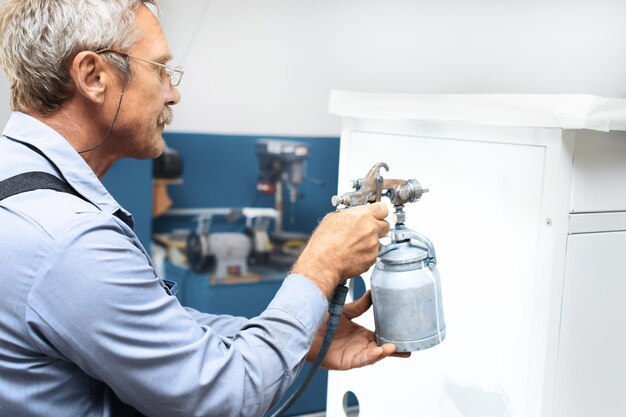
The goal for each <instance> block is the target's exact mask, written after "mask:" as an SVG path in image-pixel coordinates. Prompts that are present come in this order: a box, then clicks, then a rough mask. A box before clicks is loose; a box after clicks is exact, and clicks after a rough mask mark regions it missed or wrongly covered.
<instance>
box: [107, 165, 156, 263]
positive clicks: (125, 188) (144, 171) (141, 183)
mask: <svg viewBox="0 0 626 417" xmlns="http://www.w3.org/2000/svg"><path fill="white" fill-rule="evenodd" d="M102 183H103V184H104V186H105V187H106V189H107V190H109V193H111V195H112V196H113V198H115V200H117V202H118V203H120V204H121V205H122V207H124V208H125V209H126V210H128V211H130V212H131V214H132V215H133V219H134V220H135V233H137V236H138V237H139V240H141V243H142V244H143V245H144V246H145V248H146V249H147V250H148V251H149V250H150V241H151V239H152V161H138V160H136V159H122V160H119V161H117V162H116V163H115V164H114V165H113V167H112V168H111V169H110V170H109V171H108V172H107V173H106V175H105V176H104V179H103V180H102Z"/></svg>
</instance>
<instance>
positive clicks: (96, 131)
mask: <svg viewBox="0 0 626 417" xmlns="http://www.w3.org/2000/svg"><path fill="white" fill-rule="evenodd" d="M26 113H27V114H28V115H29V116H31V117H34V118H35V119H37V120H39V121H40V122H42V123H44V124H46V125H47V126H48V127H50V128H51V129H54V130H55V131H56V132H57V133H58V134H60V135H61V136H62V137H63V138H64V139H65V140H67V142H68V143H69V144H70V145H72V147H73V148H74V149H75V150H76V152H78V153H79V154H80V156H81V157H82V158H83V159H84V160H85V162H86V163H87V165H89V167H90V168H91V169H92V171H93V172H94V173H95V174H96V176H97V177H98V178H99V179H102V177H103V176H104V174H105V173H106V172H107V171H108V170H109V169H110V168H111V166H113V163H114V162H115V161H116V160H117V159H119V158H117V157H116V156H115V154H114V153H112V152H111V149H110V146H107V143H106V142H105V143H103V144H102V146H99V147H97V148H96V149H93V150H90V151H87V152H84V151H85V150H89V149H91V148H93V147H94V146H95V145H97V144H99V143H100V141H101V140H102V139H103V138H104V136H105V135H106V129H104V132H103V131H102V130H103V129H102V128H99V127H98V124H97V123H96V122H95V121H94V119H93V118H92V117H88V116H89V115H87V114H84V112H80V111H76V109H73V108H72V106H71V104H70V105H64V106H63V107H62V108H60V109H59V110H57V111H56V112H55V113H53V114H52V115H50V116H42V115H40V114H37V113H36V112H26Z"/></svg>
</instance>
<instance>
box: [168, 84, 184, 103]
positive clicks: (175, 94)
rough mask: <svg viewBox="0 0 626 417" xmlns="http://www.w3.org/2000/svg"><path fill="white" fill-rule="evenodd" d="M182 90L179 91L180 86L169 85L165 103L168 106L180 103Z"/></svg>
mask: <svg viewBox="0 0 626 417" xmlns="http://www.w3.org/2000/svg"><path fill="white" fill-rule="evenodd" d="M180 98H181V95H180V91H178V87H174V86H173V85H171V84H170V85H169V88H167V91H166V92H165V104H166V105H167V106H173V105H174V104H178V102H180Z"/></svg>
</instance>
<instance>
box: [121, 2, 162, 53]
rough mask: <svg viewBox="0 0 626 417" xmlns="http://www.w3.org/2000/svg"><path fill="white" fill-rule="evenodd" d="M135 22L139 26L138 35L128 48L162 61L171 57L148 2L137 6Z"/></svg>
mask: <svg viewBox="0 0 626 417" xmlns="http://www.w3.org/2000/svg"><path fill="white" fill-rule="evenodd" d="M136 22H137V25H138V26H139V30H140V36H139V39H138V41H137V42H136V43H135V44H134V45H133V46H132V47H131V48H130V49H131V51H132V52H134V53H137V54H143V55H144V57H145V58H147V59H153V60H158V61H164V62H165V61H168V60H170V59H172V54H171V52H170V49H169V45H168V43H167V39H165V34H164V33H163V29H162V27H161V23H160V22H159V20H158V18H157V17H156V16H155V15H154V13H153V12H152V11H151V10H149V8H148V4H144V6H140V7H139V10H138V11H137V21H136ZM146 55H147V56H146Z"/></svg>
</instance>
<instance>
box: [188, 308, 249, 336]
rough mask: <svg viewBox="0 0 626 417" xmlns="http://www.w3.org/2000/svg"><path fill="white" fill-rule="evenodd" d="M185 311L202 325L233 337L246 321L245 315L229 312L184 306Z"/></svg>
mask: <svg viewBox="0 0 626 417" xmlns="http://www.w3.org/2000/svg"><path fill="white" fill-rule="evenodd" d="M184 308H185V310H186V311H187V313H189V315H190V316H191V317H193V319H194V320H195V321H196V322H197V323H198V324H200V325H202V326H207V327H210V328H211V329H213V331H214V332H215V333H217V334H220V335H222V336H226V337H230V338H233V337H235V336H236V335H237V333H239V331H240V330H241V329H243V328H244V326H245V325H246V324H247V323H248V321H249V319H248V318H246V317H239V316H231V315H229V314H209V313H202V312H200V311H198V310H195V309H193V308H191V307H184Z"/></svg>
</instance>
